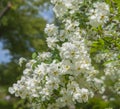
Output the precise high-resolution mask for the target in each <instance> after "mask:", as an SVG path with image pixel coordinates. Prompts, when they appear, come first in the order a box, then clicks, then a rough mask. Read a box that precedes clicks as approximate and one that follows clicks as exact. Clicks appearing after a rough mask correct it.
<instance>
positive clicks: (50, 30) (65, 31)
mask: <svg viewBox="0 0 120 109" xmlns="http://www.w3.org/2000/svg"><path fill="white" fill-rule="evenodd" d="M51 3H53V5H54V8H53V10H54V12H55V14H56V16H57V17H58V18H60V19H61V20H62V21H61V23H62V24H61V25H59V26H55V25H54V24H47V25H46V28H45V33H46V34H47V35H48V37H47V39H46V42H47V44H48V47H49V48H50V49H51V52H43V53H38V55H37V56H36V57H35V58H34V59H32V60H30V61H28V62H27V63H26V69H25V70H24V71H23V76H22V77H21V80H18V82H17V83H15V84H13V87H10V88H9V92H10V93H12V94H15V96H20V97H21V98H23V99H24V98H28V99H29V100H30V101H31V102H32V103H33V106H34V107H36V108H39V109H60V108H63V107H66V106H67V107H68V108H69V107H71V106H75V105H76V104H77V103H84V102H87V101H88V100H89V98H92V97H93V96H94V94H95V92H98V93H100V94H103V93H104V92H105V87H106V85H105V84H104V82H105V78H106V76H108V75H114V76H115V75H116V73H117V75H119V73H120V72H119V71H120V67H119V62H120V61H115V62H111V63H107V64H104V67H105V68H104V71H103V72H105V74H104V76H101V74H100V73H101V72H100V71H99V70H98V69H97V68H95V65H94V63H93V62H92V60H93V59H94V58H93V57H91V55H90V49H91V48H90V47H89V46H88V45H89V44H88V42H90V43H92V42H93V40H90V38H88V36H89V35H90V34H94V33H95V34H94V35H96V36H100V35H101V34H99V31H100V30H98V31H96V30H92V27H94V28H95V27H96V28H97V27H98V26H105V24H106V22H107V21H109V15H110V9H109V5H108V4H106V3H105V2H95V3H92V2H90V1H89V2H86V3H88V6H87V7H86V4H85V3H84V1H83V0H51ZM84 5H85V6H84ZM89 6H91V7H89ZM92 8H93V9H92ZM89 9H90V11H88V12H87V14H82V13H84V11H85V10H89ZM82 11H83V12H82ZM79 14H80V15H81V18H82V17H83V18H84V17H85V16H86V17H88V18H87V21H84V20H83V22H82V23H81V21H80V20H79V19H80V18H79ZM88 22H89V23H88ZM81 25H83V26H81ZM90 25H91V26H92V27H91V26H90ZM86 26H87V27H86ZM85 27H86V28H85ZM104 28H106V31H109V30H108V29H107V27H104ZM90 30H91V33H89V32H88V31H90ZM97 32H98V34H97ZM106 33H107V32H102V35H103V37H104V35H105V34H106ZM94 37H95V36H94ZM117 56H118V55H117V54H112V53H107V52H106V53H102V52H99V53H98V54H97V55H96V56H95V61H96V63H98V64H99V63H101V62H102V61H103V60H104V61H105V60H106V61H109V60H110V61H111V60H114V59H116V58H117ZM23 61H25V62H26V61H27V60H26V59H24V58H21V59H20V65H21V63H22V62H23ZM118 69H119V70H118ZM117 79H118V76H117V77H115V80H117ZM118 85H119V82H117V83H116V84H115V87H117V86H118ZM116 91H117V92H118V93H120V88H116Z"/></svg>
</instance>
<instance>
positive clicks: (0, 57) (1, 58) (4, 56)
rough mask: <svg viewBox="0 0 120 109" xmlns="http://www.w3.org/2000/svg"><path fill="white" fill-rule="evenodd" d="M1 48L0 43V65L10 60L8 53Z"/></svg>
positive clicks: (0, 43)
mask: <svg viewBox="0 0 120 109" xmlns="http://www.w3.org/2000/svg"><path fill="white" fill-rule="evenodd" d="M2 48H3V44H2V42H0V63H3V62H5V63H6V62H9V61H10V59H11V56H10V55H9V51H8V50H3V49H2Z"/></svg>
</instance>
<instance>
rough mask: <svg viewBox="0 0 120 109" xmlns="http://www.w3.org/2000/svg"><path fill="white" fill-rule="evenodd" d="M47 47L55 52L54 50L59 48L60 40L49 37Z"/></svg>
mask: <svg viewBox="0 0 120 109" xmlns="http://www.w3.org/2000/svg"><path fill="white" fill-rule="evenodd" d="M46 41H47V45H48V47H49V48H51V49H52V50H54V48H55V47H56V46H57V44H56V43H57V42H58V39H57V38H56V37H47V40H46Z"/></svg>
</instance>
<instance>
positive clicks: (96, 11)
mask: <svg viewBox="0 0 120 109" xmlns="http://www.w3.org/2000/svg"><path fill="white" fill-rule="evenodd" d="M88 15H89V20H90V22H89V24H90V25H92V26H93V27H98V26H100V25H103V24H104V23H106V22H107V21H108V20H109V16H108V15H109V5H107V4H106V3H104V2H101V3H100V2H97V3H93V9H90V10H89V13H88Z"/></svg>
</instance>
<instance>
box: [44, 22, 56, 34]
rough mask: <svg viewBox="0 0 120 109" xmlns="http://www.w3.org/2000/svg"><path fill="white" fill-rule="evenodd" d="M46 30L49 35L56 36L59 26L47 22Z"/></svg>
mask: <svg viewBox="0 0 120 109" xmlns="http://www.w3.org/2000/svg"><path fill="white" fill-rule="evenodd" d="M44 31H45V33H46V34H47V35H48V36H56V35H57V34H58V27H57V26H55V25H54V24H47V25H46V28H45V30H44Z"/></svg>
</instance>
